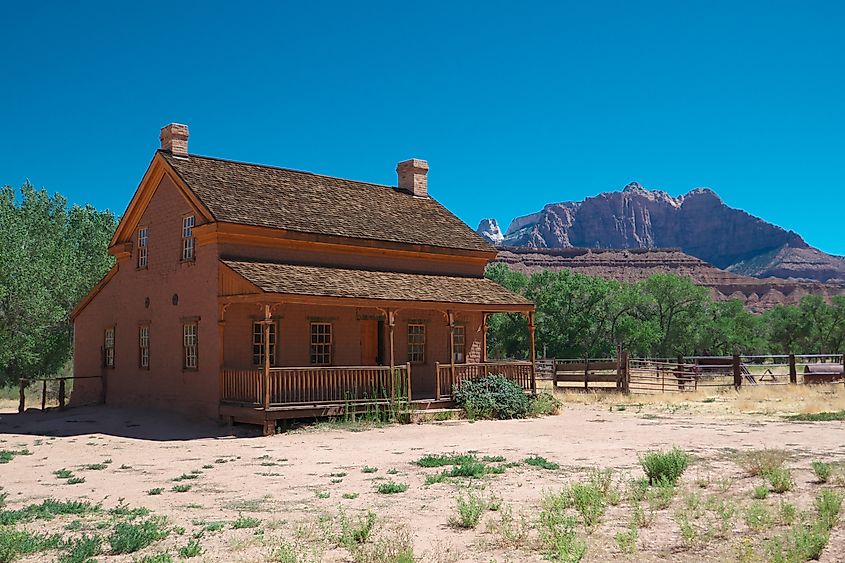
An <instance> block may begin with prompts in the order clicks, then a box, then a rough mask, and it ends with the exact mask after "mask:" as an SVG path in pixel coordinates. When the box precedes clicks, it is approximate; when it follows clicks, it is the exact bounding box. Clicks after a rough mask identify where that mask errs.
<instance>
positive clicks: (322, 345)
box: [310, 323, 332, 366]
mask: <svg viewBox="0 0 845 563" xmlns="http://www.w3.org/2000/svg"><path fill="white" fill-rule="evenodd" d="M310 356H311V364H312V365H315V366H327V365H330V364H331V363H332V325H331V323H311V354H310Z"/></svg>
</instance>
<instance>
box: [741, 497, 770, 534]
mask: <svg viewBox="0 0 845 563" xmlns="http://www.w3.org/2000/svg"><path fill="white" fill-rule="evenodd" d="M745 523H746V524H747V525H748V527H749V528H751V529H752V530H765V529H767V528H771V527H772V525H774V523H775V522H774V518H772V515H771V513H770V512H769V509H768V508H766V505H765V504H763V503H762V502H760V501H756V502H753V503H751V505H750V506H749V507H748V509H747V510H746V511H745Z"/></svg>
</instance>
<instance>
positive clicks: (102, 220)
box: [0, 182, 116, 383]
mask: <svg viewBox="0 0 845 563" xmlns="http://www.w3.org/2000/svg"><path fill="white" fill-rule="evenodd" d="M115 227H116V220H115V217H114V215H113V214H112V213H111V212H110V211H103V212H100V211H97V210H96V209H94V208H93V207H91V206H85V207H79V206H73V207H70V208H68V204H67V200H65V199H64V198H63V197H62V196H60V195H59V194H55V195H53V196H50V195H49V194H47V192H46V191H45V190H36V189H34V188H33V186H32V185H31V184H29V183H28V182H27V183H26V184H24V185H23V186H22V187H21V190H20V198H19V199H18V198H16V193H15V190H14V189H13V188H11V187H9V186H6V187H4V188H2V189H1V190H0V383H2V382H6V383H9V382H11V381H14V380H15V379H16V378H19V377H34V376H44V375H52V374H55V373H57V372H58V371H59V370H60V369H61V368H62V367H63V366H64V365H65V364H66V363H67V361H68V359H69V358H70V355H71V352H72V327H71V324H70V322H69V320H68V315H69V313H70V311H71V309H72V308H73V307H74V306H75V305H76V304H77V303H78V302H79V301H80V300H81V299H82V297H84V296H85V294H86V293H87V292H88V291H89V290H90V289H91V288H92V287H93V286H94V285H95V284H96V283H97V281H98V280H99V279H100V278H102V277H103V275H105V273H106V272H107V271H108V269H109V267H110V266H111V264H112V258H111V257H110V256H109V255H108V252H107V250H108V243H109V240H110V238H111V236H112V234H113V233H114V230H115Z"/></svg>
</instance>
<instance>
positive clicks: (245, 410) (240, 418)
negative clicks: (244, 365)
mask: <svg viewBox="0 0 845 563" xmlns="http://www.w3.org/2000/svg"><path fill="white" fill-rule="evenodd" d="M384 406H385V403H384V402H383V401H381V402H377V401H376V402H362V403H309V404H303V405H270V407H269V408H268V409H267V410H266V411H265V410H264V408H263V407H260V406H252V405H244V404H236V403H221V404H220V416H221V417H223V418H225V419H229V421H230V422H243V423H247V424H265V423H266V422H268V421H275V420H288V419H294V418H320V417H328V416H342V415H343V414H346V413H355V414H360V413H363V412H367V410H368V409H372V408H373V407H379V408H383V407H384ZM454 407H455V402H454V401H453V400H451V399H441V400H439V401H438V400H436V399H415V400H413V401H411V402H410V403H409V408H408V410H409V411H410V412H412V413H413V412H419V411H423V412H424V411H428V410H440V409H452V408H454Z"/></svg>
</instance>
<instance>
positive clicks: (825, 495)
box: [816, 490, 843, 530]
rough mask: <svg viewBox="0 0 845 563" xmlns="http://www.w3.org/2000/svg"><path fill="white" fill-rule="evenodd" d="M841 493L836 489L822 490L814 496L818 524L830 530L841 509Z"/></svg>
mask: <svg viewBox="0 0 845 563" xmlns="http://www.w3.org/2000/svg"><path fill="white" fill-rule="evenodd" d="M842 498H843V494H842V493H838V492H836V491H830V490H826V491H822V492H821V493H819V496H817V497H816V514H817V516H818V522H819V525H820V526H822V527H823V528H825V529H827V530H830V529H832V528H833V527H834V526H835V525H836V523H837V522H838V521H839V511H840V510H841V509H842Z"/></svg>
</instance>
